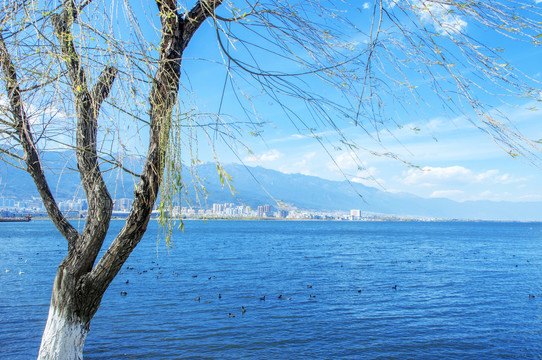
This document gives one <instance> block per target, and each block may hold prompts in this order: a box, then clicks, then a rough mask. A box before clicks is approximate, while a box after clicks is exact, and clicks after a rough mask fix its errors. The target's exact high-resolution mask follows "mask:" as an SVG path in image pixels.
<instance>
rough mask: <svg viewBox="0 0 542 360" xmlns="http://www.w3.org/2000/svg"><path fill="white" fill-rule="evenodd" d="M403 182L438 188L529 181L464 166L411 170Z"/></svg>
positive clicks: (494, 171) (493, 171)
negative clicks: (450, 185) (453, 185)
mask: <svg viewBox="0 0 542 360" xmlns="http://www.w3.org/2000/svg"><path fill="white" fill-rule="evenodd" d="M403 176H404V177H403V179H402V182H403V183H405V184H407V185H417V186H437V185H442V184H449V183H455V184H480V183H491V184H502V185H507V184H513V183H519V182H523V181H525V180H527V179H526V178H517V177H513V176H511V175H510V174H500V172H499V170H495V169H493V170H487V171H484V172H479V173H475V172H474V171H472V170H470V169H467V168H465V167H462V166H450V167H429V166H427V167H424V168H422V169H421V170H420V169H409V170H408V171H406V172H405V173H403Z"/></svg>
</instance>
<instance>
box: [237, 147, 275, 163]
mask: <svg viewBox="0 0 542 360" xmlns="http://www.w3.org/2000/svg"><path fill="white" fill-rule="evenodd" d="M283 156H284V154H283V153H281V152H280V151H278V150H277V149H271V150H269V151H267V152H265V153H263V154H259V155H258V154H252V155H250V156H247V157H245V158H244V159H243V161H244V162H247V163H259V164H262V163H268V162H273V161H275V160H278V159H280V158H281V157H283Z"/></svg>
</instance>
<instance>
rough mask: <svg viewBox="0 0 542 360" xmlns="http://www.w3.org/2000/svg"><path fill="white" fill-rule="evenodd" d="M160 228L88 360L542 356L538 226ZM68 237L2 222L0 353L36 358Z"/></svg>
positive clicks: (100, 320)
mask: <svg viewBox="0 0 542 360" xmlns="http://www.w3.org/2000/svg"><path fill="white" fill-rule="evenodd" d="M121 226H122V223H121V222H120V221H119V222H116V221H114V222H113V223H112V225H111V230H113V231H115V230H118V229H119V228H120V227H121ZM158 233H159V231H158V226H157V224H156V223H151V224H150V225H149V230H148V232H147V234H146V235H145V237H144V239H143V241H142V242H141V244H140V245H139V247H138V248H137V249H136V250H135V251H134V253H133V254H132V256H131V257H130V259H129V260H128V262H127V263H126V264H125V267H124V268H123V270H122V272H121V273H120V274H119V275H118V276H117V278H116V279H115V281H114V282H113V283H112V284H111V286H110V288H109V290H108V291H107V293H106V295H105V296H104V299H103V301H102V306H101V308H100V310H99V311H98V313H97V314H96V316H95V318H94V319H93V321H92V323H91V331H90V333H89V335H88V337H87V341H86V345H85V358H86V359H437V358H439V359H441V358H442V359H451V358H454V359H540V358H542V224H541V223H484V222H473V223H452V222H448V223H447V222H442V223H441V222H439V223H436V222H435V223H421V222H297V221H291V222H287V221H284V222H280V221H210V222H208V223H205V222H202V221H187V222H186V223H185V233H181V232H180V231H179V232H176V233H175V234H174V237H173V241H174V248H172V249H167V248H166V247H165V245H164V243H163V241H162V242H160V243H159V244H157V239H158V237H159V235H158ZM66 247H67V246H66V243H65V241H64V240H63V239H62V238H61V237H60V236H59V235H58V233H57V231H56V229H55V228H54V226H53V225H52V224H51V223H50V222H49V221H32V222H30V223H1V224H0V359H10V360H12V359H32V358H36V356H37V352H38V348H39V344H40V340H41V333H42V331H43V328H44V326H45V322H46V318H47V313H48V307H49V300H50V294H51V286H52V282H53V279H54V275H55V272H56V267H57V266H58V264H59V262H60V261H61V259H62V258H63V256H64V252H65V251H66ZM121 292H126V293H127V295H125V296H123V295H121ZM219 294H220V296H219ZM529 294H531V295H534V296H535V297H534V298H532V297H529ZM280 295H282V298H281V299H279V296H280ZM263 296H265V301H263V300H260V298H261V297H263ZM196 298H199V301H196V300H195V299H196ZM242 306H244V308H245V309H246V312H245V313H242V311H241V307H242ZM228 314H231V315H234V316H235V317H230V315H228Z"/></svg>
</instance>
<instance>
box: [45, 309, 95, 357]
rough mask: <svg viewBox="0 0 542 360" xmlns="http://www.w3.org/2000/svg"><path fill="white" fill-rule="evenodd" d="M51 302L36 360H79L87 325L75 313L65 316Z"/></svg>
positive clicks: (87, 328) (81, 355)
mask: <svg viewBox="0 0 542 360" xmlns="http://www.w3.org/2000/svg"><path fill="white" fill-rule="evenodd" d="M63 313H64V312H63V311H62V310H59V309H57V308H56V306H55V305H53V304H51V306H50V307H49V317H48V318H47V325H46V326H45V331H44V332H43V337H42V339H41V346H40V352H39V355H38V360H54V359H58V360H72V359H73V360H81V359H83V346H84V345H85V339H86V337H87V334H88V330H89V326H88V323H85V322H84V321H83V320H81V319H80V318H78V317H77V316H75V315H72V316H70V319H68V316H65V315H64V314H63Z"/></svg>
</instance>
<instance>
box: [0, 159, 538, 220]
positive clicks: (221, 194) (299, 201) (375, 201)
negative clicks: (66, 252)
mask: <svg viewBox="0 0 542 360" xmlns="http://www.w3.org/2000/svg"><path fill="white" fill-rule="evenodd" d="M47 156H48V158H49V159H48V160H49V161H52V163H53V164H54V166H52V167H51V168H52V169H53V170H50V171H47V172H46V176H47V178H48V180H49V183H50V184H51V188H52V191H53V193H54V194H55V196H56V197H57V199H58V200H62V199H64V200H67V199H73V198H74V194H83V191H82V189H81V187H80V181H79V175H78V173H77V172H76V171H74V170H73V167H72V169H71V170H70V167H69V166H65V164H66V163H67V162H66V160H65V159H64V158H63V156H62V155H61V154H59V153H50V154H48V155H47ZM223 169H224V171H225V172H226V173H227V174H228V175H229V176H230V177H231V182H230V184H231V185H232V187H233V188H235V192H234V193H232V191H231V190H230V188H229V187H228V186H227V184H226V183H227V182H224V184H223V183H222V182H221V179H220V176H219V175H218V171H217V166H216V164H214V163H207V164H201V165H199V166H198V168H197V178H198V179H199V182H198V183H197V184H196V186H194V185H193V184H191V183H188V184H186V185H185V187H184V188H185V191H186V194H185V196H184V198H185V199H188V198H189V199H196V191H195V190H194V189H201V188H202V187H204V188H205V189H206V190H205V192H206V194H207V195H206V198H205V200H203V201H200V203H203V204H200V205H201V206H202V207H211V206H212V204H213V203H226V202H227V203H240V204H244V205H248V206H250V207H252V208H256V207H257V206H259V205H264V204H270V205H276V204H277V203H278V202H280V203H284V204H287V205H288V206H290V207H295V208H297V209H304V210H314V211H349V210H350V209H361V210H362V211H363V212H364V213H365V214H367V213H373V214H380V215H394V216H403V217H430V218H442V219H470V220H511V221H542V202H493V201H467V202H455V201H452V200H449V199H435V198H431V199H427V198H421V197H418V196H415V195H412V194H408V193H391V192H386V191H382V190H379V189H377V188H373V187H369V186H365V185H362V184H359V183H353V182H348V181H331V180H325V179H322V178H319V177H315V176H307V175H302V174H284V173H281V172H278V171H274V170H269V169H264V168H262V167H247V166H243V165H239V164H229V165H224V166H223ZM107 174H108V177H107V182H108V185H109V189H110V192H111V193H112V194H113V197H115V198H122V197H129V196H130V193H131V192H132V190H133V189H134V186H135V182H134V180H133V179H131V178H130V177H129V176H123V177H121V176H119V174H118V173H116V172H114V171H112V172H110V173H107ZM182 174H183V177H184V179H191V178H192V176H191V174H190V173H189V172H188V171H184V170H183V173H182ZM224 178H228V177H227V176H223V179H224ZM36 196H37V192H36V190H35V185H34V183H33V182H32V179H31V177H30V176H29V175H28V174H27V173H26V172H24V171H22V170H19V169H16V168H13V167H9V166H7V165H6V164H1V165H0V197H4V198H14V199H17V200H25V199H30V198H32V197H36ZM202 198H203V197H202V196H201V194H200V196H199V199H202ZM195 202H196V201H195V200H193V201H192V202H191V204H192V205H194V204H195ZM206 204H207V205H206Z"/></svg>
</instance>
